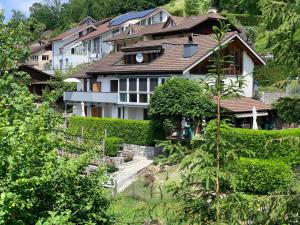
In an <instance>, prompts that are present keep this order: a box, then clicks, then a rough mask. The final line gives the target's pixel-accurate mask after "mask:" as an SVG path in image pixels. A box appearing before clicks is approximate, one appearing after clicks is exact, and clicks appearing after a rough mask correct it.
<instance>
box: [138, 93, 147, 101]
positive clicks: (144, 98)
mask: <svg viewBox="0 0 300 225" xmlns="http://www.w3.org/2000/svg"><path fill="white" fill-rule="evenodd" d="M147 102H148V94H140V103H147Z"/></svg>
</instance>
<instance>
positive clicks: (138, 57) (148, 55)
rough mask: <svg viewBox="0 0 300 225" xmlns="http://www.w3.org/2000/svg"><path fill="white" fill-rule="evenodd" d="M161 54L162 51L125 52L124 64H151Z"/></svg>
mask: <svg viewBox="0 0 300 225" xmlns="http://www.w3.org/2000/svg"><path fill="white" fill-rule="evenodd" d="M162 54H163V50H162V49H161V50H148V51H144V52H143V51H142V52H132V53H131V52H126V53H125V55H124V64H145V63H151V62H152V61H153V60H155V59H157V58H158V57H160V56H161V55H162Z"/></svg>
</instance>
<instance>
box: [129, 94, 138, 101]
mask: <svg viewBox="0 0 300 225" xmlns="http://www.w3.org/2000/svg"><path fill="white" fill-rule="evenodd" d="M129 102H137V94H129Z"/></svg>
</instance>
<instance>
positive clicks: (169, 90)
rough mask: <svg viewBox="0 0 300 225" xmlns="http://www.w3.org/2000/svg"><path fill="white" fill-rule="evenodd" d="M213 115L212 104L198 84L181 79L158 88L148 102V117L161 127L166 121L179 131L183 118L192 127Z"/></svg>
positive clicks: (173, 80) (172, 79) (171, 80)
mask: <svg viewBox="0 0 300 225" xmlns="http://www.w3.org/2000/svg"><path fill="white" fill-rule="evenodd" d="M213 113H214V110H213V103H212V101H211V100H210V99H209V98H208V95H207V93H205V91H204V88H203V86H201V84H200V83H198V82H196V81H192V80H187V79H182V78H171V79H169V80H168V81H166V83H164V84H162V85H160V86H158V87H157V88H156V89H155V91H154V94H153V96H152V97H151V101H150V109H149V115H150V116H151V118H152V119H153V120H154V121H158V122H159V123H160V125H161V126H163V124H164V122H166V120H168V121H171V123H172V124H175V127H177V131H180V128H181V121H182V119H183V118H184V117H185V118H186V120H188V121H189V122H190V123H191V125H192V126H196V125H197V123H198V122H199V121H200V120H201V121H202V119H203V118H204V117H210V116H212V115H213Z"/></svg>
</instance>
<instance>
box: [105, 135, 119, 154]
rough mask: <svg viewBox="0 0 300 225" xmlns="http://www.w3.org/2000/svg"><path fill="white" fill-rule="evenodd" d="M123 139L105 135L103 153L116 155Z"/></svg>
mask: <svg viewBox="0 0 300 225" xmlns="http://www.w3.org/2000/svg"><path fill="white" fill-rule="evenodd" d="M122 142H123V140H122V138H118V137H107V138H106V140H105V155H107V156H111V157H115V156H117V155H118V151H119V150H120V147H121V144H122Z"/></svg>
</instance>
